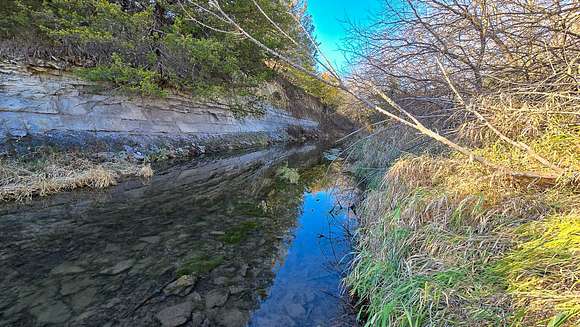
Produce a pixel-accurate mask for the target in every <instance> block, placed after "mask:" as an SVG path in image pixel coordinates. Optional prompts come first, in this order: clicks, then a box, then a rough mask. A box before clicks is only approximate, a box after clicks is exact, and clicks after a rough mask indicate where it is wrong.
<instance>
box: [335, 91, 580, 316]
mask: <svg viewBox="0 0 580 327" xmlns="http://www.w3.org/2000/svg"><path fill="white" fill-rule="evenodd" d="M494 100H496V99H494ZM490 103H491V100H490V99H488V101H487V102H486V105H487V107H486V108H487V109H488V110H489V111H487V112H485V113H486V115H487V116H488V117H492V119H493V121H494V124H495V125H496V126H498V127H499V128H500V129H501V130H502V132H504V133H506V134H509V135H510V136H511V137H513V138H514V139H516V140H517V141H519V142H525V143H526V144H528V145H530V146H531V147H532V148H533V149H534V150H535V151H536V152H537V153H539V154H541V155H542V156H544V157H545V158H549V159H550V160H551V161H552V162H555V163H557V164H558V165H560V166H561V167H563V168H565V169H566V170H567V171H569V172H573V171H575V172H577V171H580V129H579V128H578V124H577V123H576V118H570V117H575V116H574V115H568V114H561V113H558V114H552V113H551V112H552V111H554V105H550V106H548V105H545V106H543V108H544V112H543V113H537V115H536V116H534V117H530V120H529V122H528V123H524V121H523V120H524V116H521V115H522V113H521V112H522V110H515V109H514V108H515V107H514V104H513V103H514V102H513V101H511V102H510V103H511V104H508V103H505V104H504V106H503V107H502V106H501V104H500V103H495V105H494V106H493V107H492V106H491V105H490ZM510 106H511V107H510ZM530 107H531V106H530V105H522V104H520V106H519V108H520V109H521V108H526V110H527V109H529V108H530ZM490 108H491V109H490ZM501 108H504V109H505V108H507V109H505V110H502V109H501ZM579 108H580V107H579V106H578V105H577V103H570V102H569V101H568V102H567V106H566V107H565V108H563V107H562V106H558V107H557V110H558V111H569V112H578V110H580V109H579ZM534 110H539V109H537V107H536V108H535V109H534ZM548 110H549V113H547V111H548ZM494 114H497V116H495V115H494ZM461 137H462V139H463V141H464V142H471V144H474V145H478V147H477V150H476V152H477V154H479V155H482V156H484V157H485V158H487V159H488V160H490V161H492V162H495V163H499V164H502V165H505V166H507V167H510V168H512V169H514V170H524V171H525V170H535V171H540V170H542V169H545V167H543V166H542V165H541V164H539V163H537V162H536V161H534V160H533V159H532V158H530V156H529V155H528V154H527V153H525V152H523V151H521V150H518V149H515V148H514V147H511V146H508V145H506V144H504V143H503V142H502V141H501V140H498V138H497V136H495V135H493V133H490V132H489V131H487V130H485V129H483V128H482V127H481V125H480V124H478V123H477V122H469V123H467V124H465V125H464V126H463V128H462V134H461ZM372 142H374V143H377V142H380V139H379V140H377V139H375V140H373V141H372ZM399 142H401V140H399ZM367 148H368V145H367ZM374 148H375V149H378V147H374ZM363 152H364V155H359V156H356V158H357V160H363V161H362V162H357V163H356V164H355V166H362V167H364V166H367V165H368V163H372V164H373V165H376V164H377V162H378V161H377V160H381V158H384V157H385V156H388V155H389V154H388V153H376V154H375V155H376V157H378V159H377V158H374V159H371V160H369V157H370V156H371V154H370V152H369V151H363ZM355 170H356V169H355ZM371 178H372V177H371ZM577 178H578V176H572V175H567V176H565V177H564V178H562V179H561V180H560V181H559V183H558V185H556V186H555V187H550V188H546V187H545V186H543V185H537V184H535V183H534V182H533V181H525V182H522V181H521V180H515V179H514V178H512V177H510V176H507V175H505V174H502V173H500V172H497V171H490V170H489V169H487V168H486V167H483V166H481V165H480V164H478V163H476V162H471V161H469V160H466V159H464V158H463V157H460V156H459V155H454V154H449V155H426V154H423V155H404V156H402V157H401V158H400V159H399V160H397V161H396V162H395V163H394V164H392V165H391V166H390V167H389V168H388V170H387V171H386V173H385V174H384V175H382V176H375V181H374V182H370V183H367V185H369V186H370V188H371V189H370V190H369V192H368V194H367V197H366V199H365V200H364V202H363V203H362V204H361V207H360V208H359V217H360V220H361V221H360V226H361V227H360V230H359V235H358V246H357V252H358V256H357V258H356V260H355V262H354V263H353V269H352V272H351V273H350V275H349V276H348V278H347V279H346V284H347V285H348V286H349V288H350V290H351V291H352V293H353V294H355V295H356V296H358V297H359V298H360V305H361V309H362V310H361V314H364V315H367V320H366V321H367V326H440V325H441V326H443V325H454V326H455V325H457V326H508V325H510V326H550V327H554V326H578V325H580V301H579V299H580V215H579V214H578V213H579V212H580V194H579V192H578V189H577V185H578V183H577ZM575 179H576V180H575Z"/></svg>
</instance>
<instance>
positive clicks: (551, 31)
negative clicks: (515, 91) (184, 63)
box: [182, 0, 579, 185]
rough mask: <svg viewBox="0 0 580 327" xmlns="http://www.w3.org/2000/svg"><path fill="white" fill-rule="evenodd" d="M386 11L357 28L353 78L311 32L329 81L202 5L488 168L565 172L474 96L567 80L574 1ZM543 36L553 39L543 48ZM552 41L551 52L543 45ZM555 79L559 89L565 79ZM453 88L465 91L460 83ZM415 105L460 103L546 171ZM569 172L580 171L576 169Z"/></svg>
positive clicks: (427, 1)
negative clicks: (462, 133)
mask: <svg viewBox="0 0 580 327" xmlns="http://www.w3.org/2000/svg"><path fill="white" fill-rule="evenodd" d="M254 4H255V5H256V9H257V12H259V13H260V14H261V15H262V16H264V18H265V19H267V20H268V21H269V22H270V23H271V25H272V28H273V29H274V30H275V31H277V32H278V33H279V34H280V35H282V36H283V37H286V39H288V41H289V42H291V43H292V44H294V45H295V46H296V47H297V48H300V47H301V44H299V43H298V42H296V41H295V40H294V39H293V38H292V37H290V36H289V35H288V34H287V33H286V32H285V31H284V30H282V29H281V28H280V26H279V25H278V24H277V23H276V22H275V21H274V20H272V19H271V18H270V17H269V16H268V15H267V14H266V13H265V12H264V11H263V10H261V8H260V6H259V5H258V3H257V2H255V1H254ZM197 6H199V5H197ZM182 8H183V9H184V10H186V11H187V10H188V8H187V3H182ZM387 8H388V10H387V13H389V15H388V17H385V18H384V20H383V21H381V24H382V25H383V28H381V29H380V30H379V31H378V32H376V31H373V32H371V33H369V32H367V31H362V30H358V31H357V32H358V33H359V36H360V39H361V40H364V41H365V42H366V44H365V45H364V46H362V47H358V48H356V49H354V50H353V51H355V52H357V55H358V57H360V58H362V60H361V62H360V66H362V67H365V68H366V69H363V71H364V73H365V75H364V76H362V75H357V74H356V73H355V74H353V76H351V78H350V79H349V80H345V79H344V78H343V77H342V76H341V75H340V74H338V73H337V71H336V69H335V68H334V67H333V66H332V64H331V63H330V61H329V60H328V58H326V57H325V56H324V53H322V52H321V51H320V49H319V47H318V44H317V43H316V42H315V41H314V40H313V39H312V38H311V37H310V35H309V33H308V32H307V31H305V32H306V35H307V38H308V41H309V42H310V46H311V47H313V48H314V49H315V50H316V52H317V54H318V56H317V57H315V60H316V62H317V63H318V64H319V65H320V66H321V67H323V68H324V69H326V70H327V71H328V72H329V73H330V74H331V75H332V77H333V78H332V79H323V78H321V77H320V76H319V75H318V74H316V73H315V72H312V71H311V70H310V69H308V68H307V67H305V66H303V65H301V64H300V62H299V61H297V60H296V59H294V58H293V57H292V56H290V55H288V54H285V53H281V52H278V51H275V50H273V49H271V48H269V47H268V46H266V45H265V44H264V42H262V41H261V40H259V39H258V38H257V37H255V36H254V35H252V34H251V33H249V32H248V30H247V29H246V28H245V27H244V26H241V25H240V24H239V23H238V22H237V21H236V20H235V19H234V18H233V17H232V16H231V15H229V14H228V13H227V12H225V11H224V10H223V8H222V6H221V5H220V1H219V0H210V1H209V2H208V6H207V7H203V11H204V12H207V13H208V14H210V15H213V16H215V17H219V20H220V22H221V23H222V24H220V26H211V27H210V26H207V27H208V28H212V29H214V30H219V31H223V32H224V33H235V34H238V35H240V37H243V38H246V39H247V40H249V41H250V42H253V43H254V44H255V45H257V46H258V47H260V48H261V49H262V50H263V51H265V52H267V53H268V54H270V55H271V56H273V57H275V58H277V59H278V60H281V61H283V62H284V63H286V64H287V65H289V66H291V67H293V68H294V69H297V70H299V71H301V72H303V73H305V74H307V75H309V76H310V77H312V78H314V79H316V80H318V81H320V82H321V83H325V84H327V85H330V86H332V87H336V88H338V89H340V90H342V91H344V92H345V93H347V94H349V95H350V96H352V97H353V98H355V99H357V100H358V101H360V102H361V103H362V104H364V105H365V106H367V107H368V108H370V109H372V110H375V111H376V112H379V113H381V114H382V115H385V116H387V117H388V118H389V119H391V120H393V121H395V122H398V123H400V124H402V125H404V126H407V127H410V128H412V129H414V130H416V131H418V132H420V133H421V134H423V135H426V136H428V137H430V138H432V139H434V140H436V141H437V142H440V143H442V144H444V145H446V146H448V147H449V148H451V149H453V150H455V151H458V152H460V153H462V154H464V155H465V156H467V157H468V158H470V160H473V161H477V162H479V163H480V164H482V165H484V166H486V167H488V168H491V169H493V170H496V171H499V172H502V173H505V174H507V175H510V176H512V177H514V178H518V179H530V180H533V181H536V182H540V183H545V184H550V185H552V184H554V183H556V181H557V180H558V179H559V178H561V177H563V176H564V175H565V174H567V173H568V172H567V171H566V170H565V169H564V168H562V167H560V166H559V165H558V164H555V163H552V162H550V161H549V160H547V159H545V158H543V157H541V156H540V155H539V154H537V153H535V152H534V151H533V150H532V148H531V147H529V146H528V145H526V144H524V143H522V142H518V141H515V140H513V139H512V138H511V137H510V136H508V135H506V134H505V133H502V132H501V131H500V130H499V129H498V128H496V127H495V126H493V124H492V123H491V122H490V121H489V120H487V119H486V118H485V117H484V115H482V114H481V113H479V112H478V111H477V109H476V106H475V101H476V99H477V96H478V95H481V94H482V93H484V92H488V91H492V90H493V88H490V87H489V86H488V85H486V82H488V81H490V80H493V81H503V80H507V79H506V76H509V77H510V78H509V81H510V82H509V83H518V82H520V81H521V82H522V83H523V82H529V81H530V80H538V79H539V78H540V76H541V77H543V78H544V80H543V81H544V82H545V83H544V84H547V85H549V86H552V83H553V82H552V80H551V79H550V78H551V76H552V75H554V76H561V72H560V71H559V70H558V71H557V70H556V69H555V68H554V67H559V68H561V67H570V62H571V61H572V62H574V61H575V60H577V58H578V51H577V50H578V48H576V51H570V50H569V49H571V48H572V49H574V48H573V47H574V44H578V43H577V42H578V34H577V29H578V28H577V23H578V10H577V9H578V8H579V7H578V4H577V2H575V1H557V0H545V1H538V2H534V1H528V0H509V1H502V2H499V4H498V2H496V1H486V0H462V1H460V0H450V1H444V0H407V1H406V6H405V7H404V8H403V9H401V8H393V7H391V6H389V4H388V2H387ZM288 15H291V16H292V17H294V19H295V20H296V21H297V22H298V23H300V18H299V17H296V15H295V13H292V12H291V11H289V12H288ZM575 24H576V25H575ZM547 38H550V39H553V40H552V41H550V43H549V44H546V42H545V40H546V39H547ZM546 47H548V50H546V51H544V50H542V51H539V49H545V48H546ZM539 54H541V55H539ZM547 54H549V55H550V59H549V60H546V59H545V58H538V56H545V55H547ZM571 57H572V58H571ZM546 62H548V63H546ZM360 66H359V67H360ZM550 69H552V72H553V73H554V74H552V75H550V76H549V77H548V78H546V76H545V74H546V71H549V70H550ZM542 75H543V76H542ZM568 75H573V74H568ZM575 78H576V76H569V78H567V79H566V81H565V82H564V83H571V82H570V81H572V82H573V81H576V80H575ZM514 81H515V82H514ZM558 83H559V84H558V86H560V87H561V86H562V81H561V80H560V81H558ZM455 85H461V86H462V87H461V89H458V88H457V87H456V86H455ZM505 85H506V84H505V83H504V82H501V83H500V82H497V83H494V87H495V88H501V87H505ZM526 85H529V83H527V84H526ZM574 87H576V90H574ZM577 88H578V85H574V86H572V87H569V88H567V90H570V92H571V93H570V92H568V93H567V94H568V96H570V97H572V99H573V100H574V101H577V100H578V93H577V92H578V89H577ZM524 92H533V91H530V90H526V91H524ZM574 92H576V93H574ZM395 95H396V96H395ZM405 97H406V98H409V99H411V100H412V101H404V103H403V104H400V103H399V102H397V101H395V100H394V99H395V98H399V99H404V98H405ZM417 104H421V105H422V106H427V107H428V108H430V109H432V108H433V107H435V108H437V109H438V110H448V111H450V112H453V111H455V110H456V109H458V108H463V109H466V110H467V112H469V113H471V114H473V115H474V116H475V117H476V118H477V119H480V120H481V121H482V122H483V123H484V124H485V126H487V127H488V128H490V129H491V130H492V131H493V132H494V133H495V134H496V135H497V136H499V138H500V139H502V140H504V141H505V142H506V143H507V144H510V145H511V146H515V147H516V148H518V149H521V150H524V151H526V152H527V153H528V154H529V155H530V157H532V158H533V159H534V160H536V161H537V162H539V163H541V164H542V165H543V166H544V167H546V168H547V169H548V170H549V172H543V171H542V172H540V171H532V172H527V171H514V170H512V169H509V168H508V167H506V166H503V165H499V164H496V163H493V162H491V161H489V160H488V159H486V158H484V157H482V156H479V155H477V154H476V153H475V152H474V151H473V150H472V149H470V148H469V147H468V146H464V145H461V144H459V143H457V142H456V141H453V140H452V139H450V138H448V137H446V136H444V135H443V134H441V133H439V132H437V131H436V130H434V129H432V128H429V127H427V126H426V125H425V124H424V123H423V122H422V121H421V120H420V119H419V118H417V115H416V114H415V113H414V112H413V111H412V110H411V109H409V108H410V107H412V106H417ZM572 174H575V175H577V173H576V172H572Z"/></svg>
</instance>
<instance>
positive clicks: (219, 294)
mask: <svg viewBox="0 0 580 327" xmlns="http://www.w3.org/2000/svg"><path fill="white" fill-rule="evenodd" d="M229 296H230V294H229V291H227V290H220V289H217V290H211V291H209V293H207V296H206V298H205V306H206V308H208V309H211V308H215V307H221V306H222V305H224V304H225V303H226V302H227V300H228V297H229Z"/></svg>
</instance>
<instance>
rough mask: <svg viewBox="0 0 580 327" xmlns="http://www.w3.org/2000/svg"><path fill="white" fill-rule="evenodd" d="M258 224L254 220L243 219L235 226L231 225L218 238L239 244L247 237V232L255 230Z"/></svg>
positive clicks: (228, 242)
mask: <svg viewBox="0 0 580 327" xmlns="http://www.w3.org/2000/svg"><path fill="white" fill-rule="evenodd" d="M259 227H260V224H259V223H258V222H256V221H254V220H250V221H244V222H242V223H240V224H239V225H237V226H234V227H231V228H229V229H228V230H227V231H226V234H225V235H223V236H221V237H220V239H221V240H222V241H223V242H225V243H227V244H239V243H240V242H242V241H243V240H245V239H246V238H247V237H248V234H249V233H251V232H252V231H254V230H257V229H258V228H259Z"/></svg>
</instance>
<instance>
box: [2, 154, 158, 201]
mask: <svg viewBox="0 0 580 327" xmlns="http://www.w3.org/2000/svg"><path fill="white" fill-rule="evenodd" d="M152 175H153V170H152V169H151V166H150V165H149V164H145V165H140V164H136V163H133V162H129V161H127V160H125V159H123V158H112V159H111V160H108V161H105V162H98V161H96V160H93V159H91V158H89V157H88V156H87V155H85V154H81V153H72V152H71V153H69V152H55V151H50V150H47V149H41V150H39V151H37V152H35V153H33V154H30V155H27V156H23V157H19V158H4V159H0V201H23V200H26V199H30V198H32V197H35V196H47V195H50V194H54V193H58V192H62V191H68V190H73V189H76V188H83V187H88V188H95V189H101V188H105V187H108V186H111V185H115V184H116V183H117V181H118V180H119V179H120V178H122V177H125V176H140V177H144V178H150V177H151V176H152Z"/></svg>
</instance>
